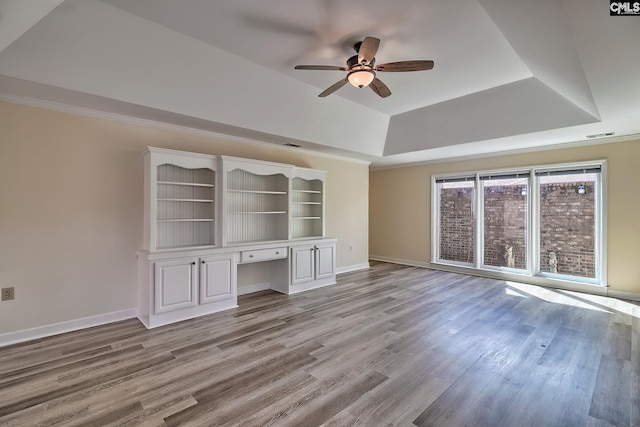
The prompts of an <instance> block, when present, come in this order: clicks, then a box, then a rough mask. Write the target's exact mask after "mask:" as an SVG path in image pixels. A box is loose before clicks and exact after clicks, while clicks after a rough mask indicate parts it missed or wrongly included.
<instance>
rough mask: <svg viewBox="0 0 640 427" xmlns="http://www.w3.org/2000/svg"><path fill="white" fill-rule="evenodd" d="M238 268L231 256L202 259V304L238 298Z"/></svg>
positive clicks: (212, 256) (211, 256)
mask: <svg viewBox="0 0 640 427" xmlns="http://www.w3.org/2000/svg"><path fill="white" fill-rule="evenodd" d="M235 275H236V268H235V265H234V262H233V257H232V256H229V255H210V256H205V257H202V258H201V259H200V304H207V303H212V302H216V301H221V300H228V299H233V300H235V298H236V286H235V283H236V279H235Z"/></svg>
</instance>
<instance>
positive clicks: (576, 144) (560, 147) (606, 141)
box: [369, 133, 640, 170]
mask: <svg viewBox="0 0 640 427" xmlns="http://www.w3.org/2000/svg"><path fill="white" fill-rule="evenodd" d="M636 139H637V140H640V133H632V134H628V135H619V136H618V135H616V136H611V137H608V138H600V139H597V140H592V139H591V140H587V139H584V140H579V141H571V142H563V143H558V144H553V145H543V146H540V147H527V148H518V149H514V150H505V151H495V152H492V153H481V154H470V155H468V156H460V157H447V158H442V159H433V160H423V161H420V162H415V163H408V162H407V163H402V164H397V165H384V166H371V167H370V168H369V169H370V170H384V169H399V168H407V167H414V166H424V165H433V164H438V163H452V162H462V161H465V160H474V159H483V158H487V157H502V156H511V155H516V154H526V153H534V152H539V151H551V150H563V149H565V148H578V147H585V146H593V145H604V144H611V143H615V142H624V141H633V140H636Z"/></svg>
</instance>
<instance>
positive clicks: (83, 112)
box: [0, 92, 371, 166]
mask: <svg viewBox="0 0 640 427" xmlns="http://www.w3.org/2000/svg"><path fill="white" fill-rule="evenodd" d="M0 101H2V102H7V103H12V104H18V105H24V106H28V107H35V108H42V109H45V110H52V111H57V112H61V113H68V114H75V115H79V116H85V117H92V118H96V119H103V120H110V121H114V122H120V123H127V124H132V125H138V126H145V127H151V128H155V129H162V130H169V131H173V132H179V133H184V134H189V135H195V136H204V137H208V138H216V139H220V140H223V141H226V142H239V143H241V144H248V145H254V146H259V147H261V148H269V149H272V150H279V151H287V152H295V153H300V154H304V155H309V156H317V157H324V158H329V159H335V160H341V161H345V162H350V163H356V164H361V165H367V166H369V165H371V161H369V160H362V159H355V158H353V157H348V156H341V155H339V154H334V153H324V152H322V151H314V150H310V149H307V148H302V147H287V146H284V145H282V146H280V145H277V144H275V143H268V142H264V141H260V140H257V139H251V138H246V137H240V136H235V135H229V134H225V133H220V132H213V131H209V130H203V129H196V128H193V127H188V126H181V125H176V124H172V123H165V122H161V121H157V120H149V119H142V118H139V117H135V116H129V115H125V114H117V113H111V112H107V111H100V110H95V109H92V108H86V107H79V106H77V105H70V104H64V103H60V102H54V101H47V100H43V99H38V98H32V97H28V96H23V95H13V94H9V93H6V92H0Z"/></svg>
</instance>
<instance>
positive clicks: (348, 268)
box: [336, 262, 371, 274]
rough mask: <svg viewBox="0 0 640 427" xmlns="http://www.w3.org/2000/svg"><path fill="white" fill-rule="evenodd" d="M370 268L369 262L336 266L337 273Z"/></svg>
mask: <svg viewBox="0 0 640 427" xmlns="http://www.w3.org/2000/svg"><path fill="white" fill-rule="evenodd" d="M369 268H371V267H370V266H369V263H368V262H363V263H362V264H352V265H347V266H344V267H338V268H336V274H342V273H350V272H352V271H358V270H367V269H369Z"/></svg>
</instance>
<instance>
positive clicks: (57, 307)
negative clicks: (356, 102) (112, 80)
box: [0, 102, 369, 334]
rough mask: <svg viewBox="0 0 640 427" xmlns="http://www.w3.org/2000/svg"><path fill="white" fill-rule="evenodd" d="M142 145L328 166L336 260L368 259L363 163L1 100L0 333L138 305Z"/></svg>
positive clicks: (329, 233) (342, 264)
mask: <svg viewBox="0 0 640 427" xmlns="http://www.w3.org/2000/svg"><path fill="white" fill-rule="evenodd" d="M147 146H155V147H163V148H171V149H177V150H185V151H194V152H201V153H210V154H226V155H231V156H239V157H247V158H253V159H259V160H268V161H276V162H283V163H291V164H295V165H298V166H303V167H310V168H315V169H322V170H326V171H327V172H328V175H327V183H326V192H327V196H326V234H327V236H331V237H337V238H338V250H337V265H338V267H348V266H353V265H358V264H363V263H367V262H368V261H367V260H368V194H369V192H368V186H369V177H368V171H369V168H368V166H367V165H366V164H364V163H356V162H351V161H347V160H339V159H334V158H328V157H322V156H312V155H308V154H302V153H300V152H295V151H294V150H291V151H285V150H280V149H271V148H268V147H262V146H256V145H251V144H243V143H239V142H229V141H224V140H219V139H214V138H212V137H208V136H199V135H193V134H187V133H178V132H173V131H169V130H164V129H160V128H153V127H146V126H141V125H133V124H126V123H121V122H115V121H110V120H104V119H96V118H89V117H84V116H78V115H73V114H66V113H60V112H54V111H49V110H43V109H38V108H31V107H25V106H20V105H15V104H9V103H1V102H0V287H8V286H15V288H16V299H15V301H12V302H3V303H0V334H3V333H8V332H15V331H21V330H25V329H28V328H35V327H39V326H44V325H51V324H54V323H58V322H65V321H69V320H74V319H81V318H85V317H89V316H96V315H102V314H105V313H111V312H117V311H121V310H127V309H131V308H134V307H136V306H137V300H136V298H137V293H136V286H137V284H136V280H137V264H136V250H137V249H138V248H139V247H140V246H141V242H142V224H143V222H142V221H143V217H142V216H143V200H142V197H143V158H142V152H143V150H144V148H145V147H147ZM350 246H351V247H352V248H353V249H352V250H349V247H350Z"/></svg>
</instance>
